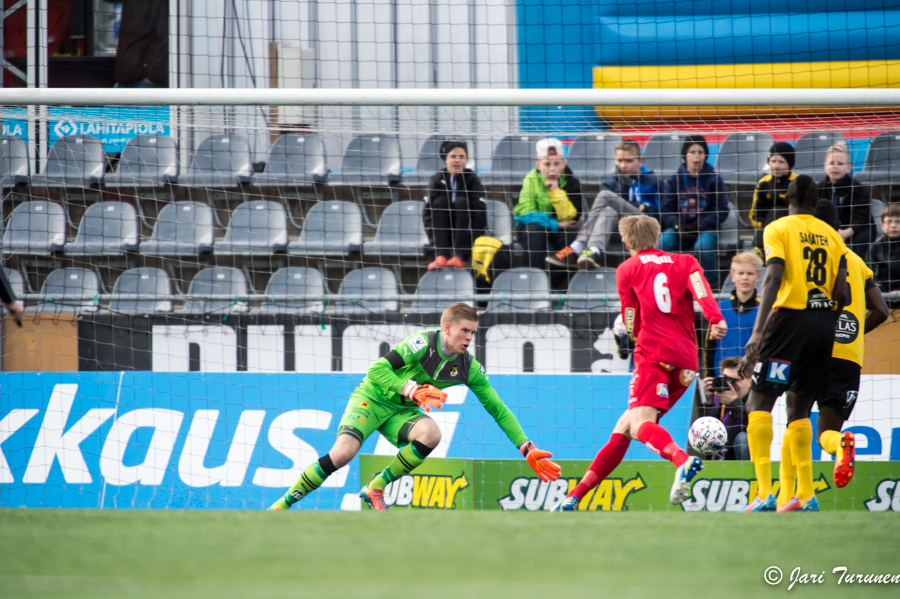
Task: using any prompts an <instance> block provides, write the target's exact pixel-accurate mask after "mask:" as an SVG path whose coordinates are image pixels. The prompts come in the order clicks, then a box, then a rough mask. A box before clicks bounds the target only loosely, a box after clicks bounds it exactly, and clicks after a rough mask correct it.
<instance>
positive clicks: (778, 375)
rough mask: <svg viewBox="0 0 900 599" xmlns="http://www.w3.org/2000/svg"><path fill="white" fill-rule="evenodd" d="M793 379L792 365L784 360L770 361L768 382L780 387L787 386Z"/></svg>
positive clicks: (767, 374)
mask: <svg viewBox="0 0 900 599" xmlns="http://www.w3.org/2000/svg"><path fill="white" fill-rule="evenodd" d="M790 377H791V363H790V362H787V361H784V360H769V369H768V371H767V372H766V380H767V381H769V382H770V383H776V384H778V385H787V382H788V379H789V378H790Z"/></svg>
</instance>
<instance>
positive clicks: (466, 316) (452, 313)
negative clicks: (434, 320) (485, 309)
mask: <svg viewBox="0 0 900 599" xmlns="http://www.w3.org/2000/svg"><path fill="white" fill-rule="evenodd" d="M460 320H471V321H472V322H478V312H476V311H475V308H473V307H472V306H470V305H469V304H461V303H456V304H450V305H449V306H447V309H446V310H444V313H443V314H441V328H442V329H443V328H444V325H445V324H447V323H448V322H449V323H450V324H453V323H455V322H459V321H460Z"/></svg>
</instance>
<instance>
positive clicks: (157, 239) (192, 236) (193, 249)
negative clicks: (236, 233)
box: [140, 201, 215, 256]
mask: <svg viewBox="0 0 900 599" xmlns="http://www.w3.org/2000/svg"><path fill="white" fill-rule="evenodd" d="M214 240H215V231H214V229H213V213H212V209H210V207H209V206H207V205H206V204H201V203H200V202H190V201H188V202H175V203H174V204H166V205H165V207H163V209H162V211H160V213H159V216H158V217H157V219H156V224H155V225H153V234H152V235H151V236H150V239H148V240H147V241H144V242H143V243H141V250H140V251H141V254H144V255H146V256H199V255H201V254H208V253H209V252H211V251H212V249H213V242H214Z"/></svg>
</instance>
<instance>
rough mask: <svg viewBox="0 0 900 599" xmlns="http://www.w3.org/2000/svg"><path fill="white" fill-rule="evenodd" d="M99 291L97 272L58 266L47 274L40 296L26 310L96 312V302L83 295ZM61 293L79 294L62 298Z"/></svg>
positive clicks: (94, 294)
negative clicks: (74, 297) (34, 303)
mask: <svg viewBox="0 0 900 599" xmlns="http://www.w3.org/2000/svg"><path fill="white" fill-rule="evenodd" d="M99 293H100V279H99V278H98V277H97V273H95V272H93V271H91V270H88V269H86V268H58V269H56V270H54V271H53V272H51V273H50V274H49V275H48V276H47V280H45V281H44V285H43V286H42V287H41V297H42V299H40V300H39V301H38V303H37V304H36V305H34V306H28V307H26V308H25V311H26V312H52V313H57V314H58V313H61V312H77V313H81V312H96V311H97V309H98V303H97V302H96V301H95V300H93V299H82V298H83V297H84V296H96V295H97V294H99ZM63 295H75V296H79V297H78V299H64V298H63V297H61V296H63Z"/></svg>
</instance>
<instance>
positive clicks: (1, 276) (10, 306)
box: [0, 268, 25, 325]
mask: <svg viewBox="0 0 900 599" xmlns="http://www.w3.org/2000/svg"><path fill="white" fill-rule="evenodd" d="M0 301H2V302H3V305H4V306H6V309H7V310H8V311H9V313H10V314H12V317H13V318H14V319H15V321H16V322H18V323H19V324H20V325H21V324H22V314H24V313H25V306H24V305H22V302H21V301H19V300H18V299H16V293H15V291H13V288H12V285H10V284H9V279H8V278H7V277H6V273H5V272H3V269H2V268H0Z"/></svg>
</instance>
